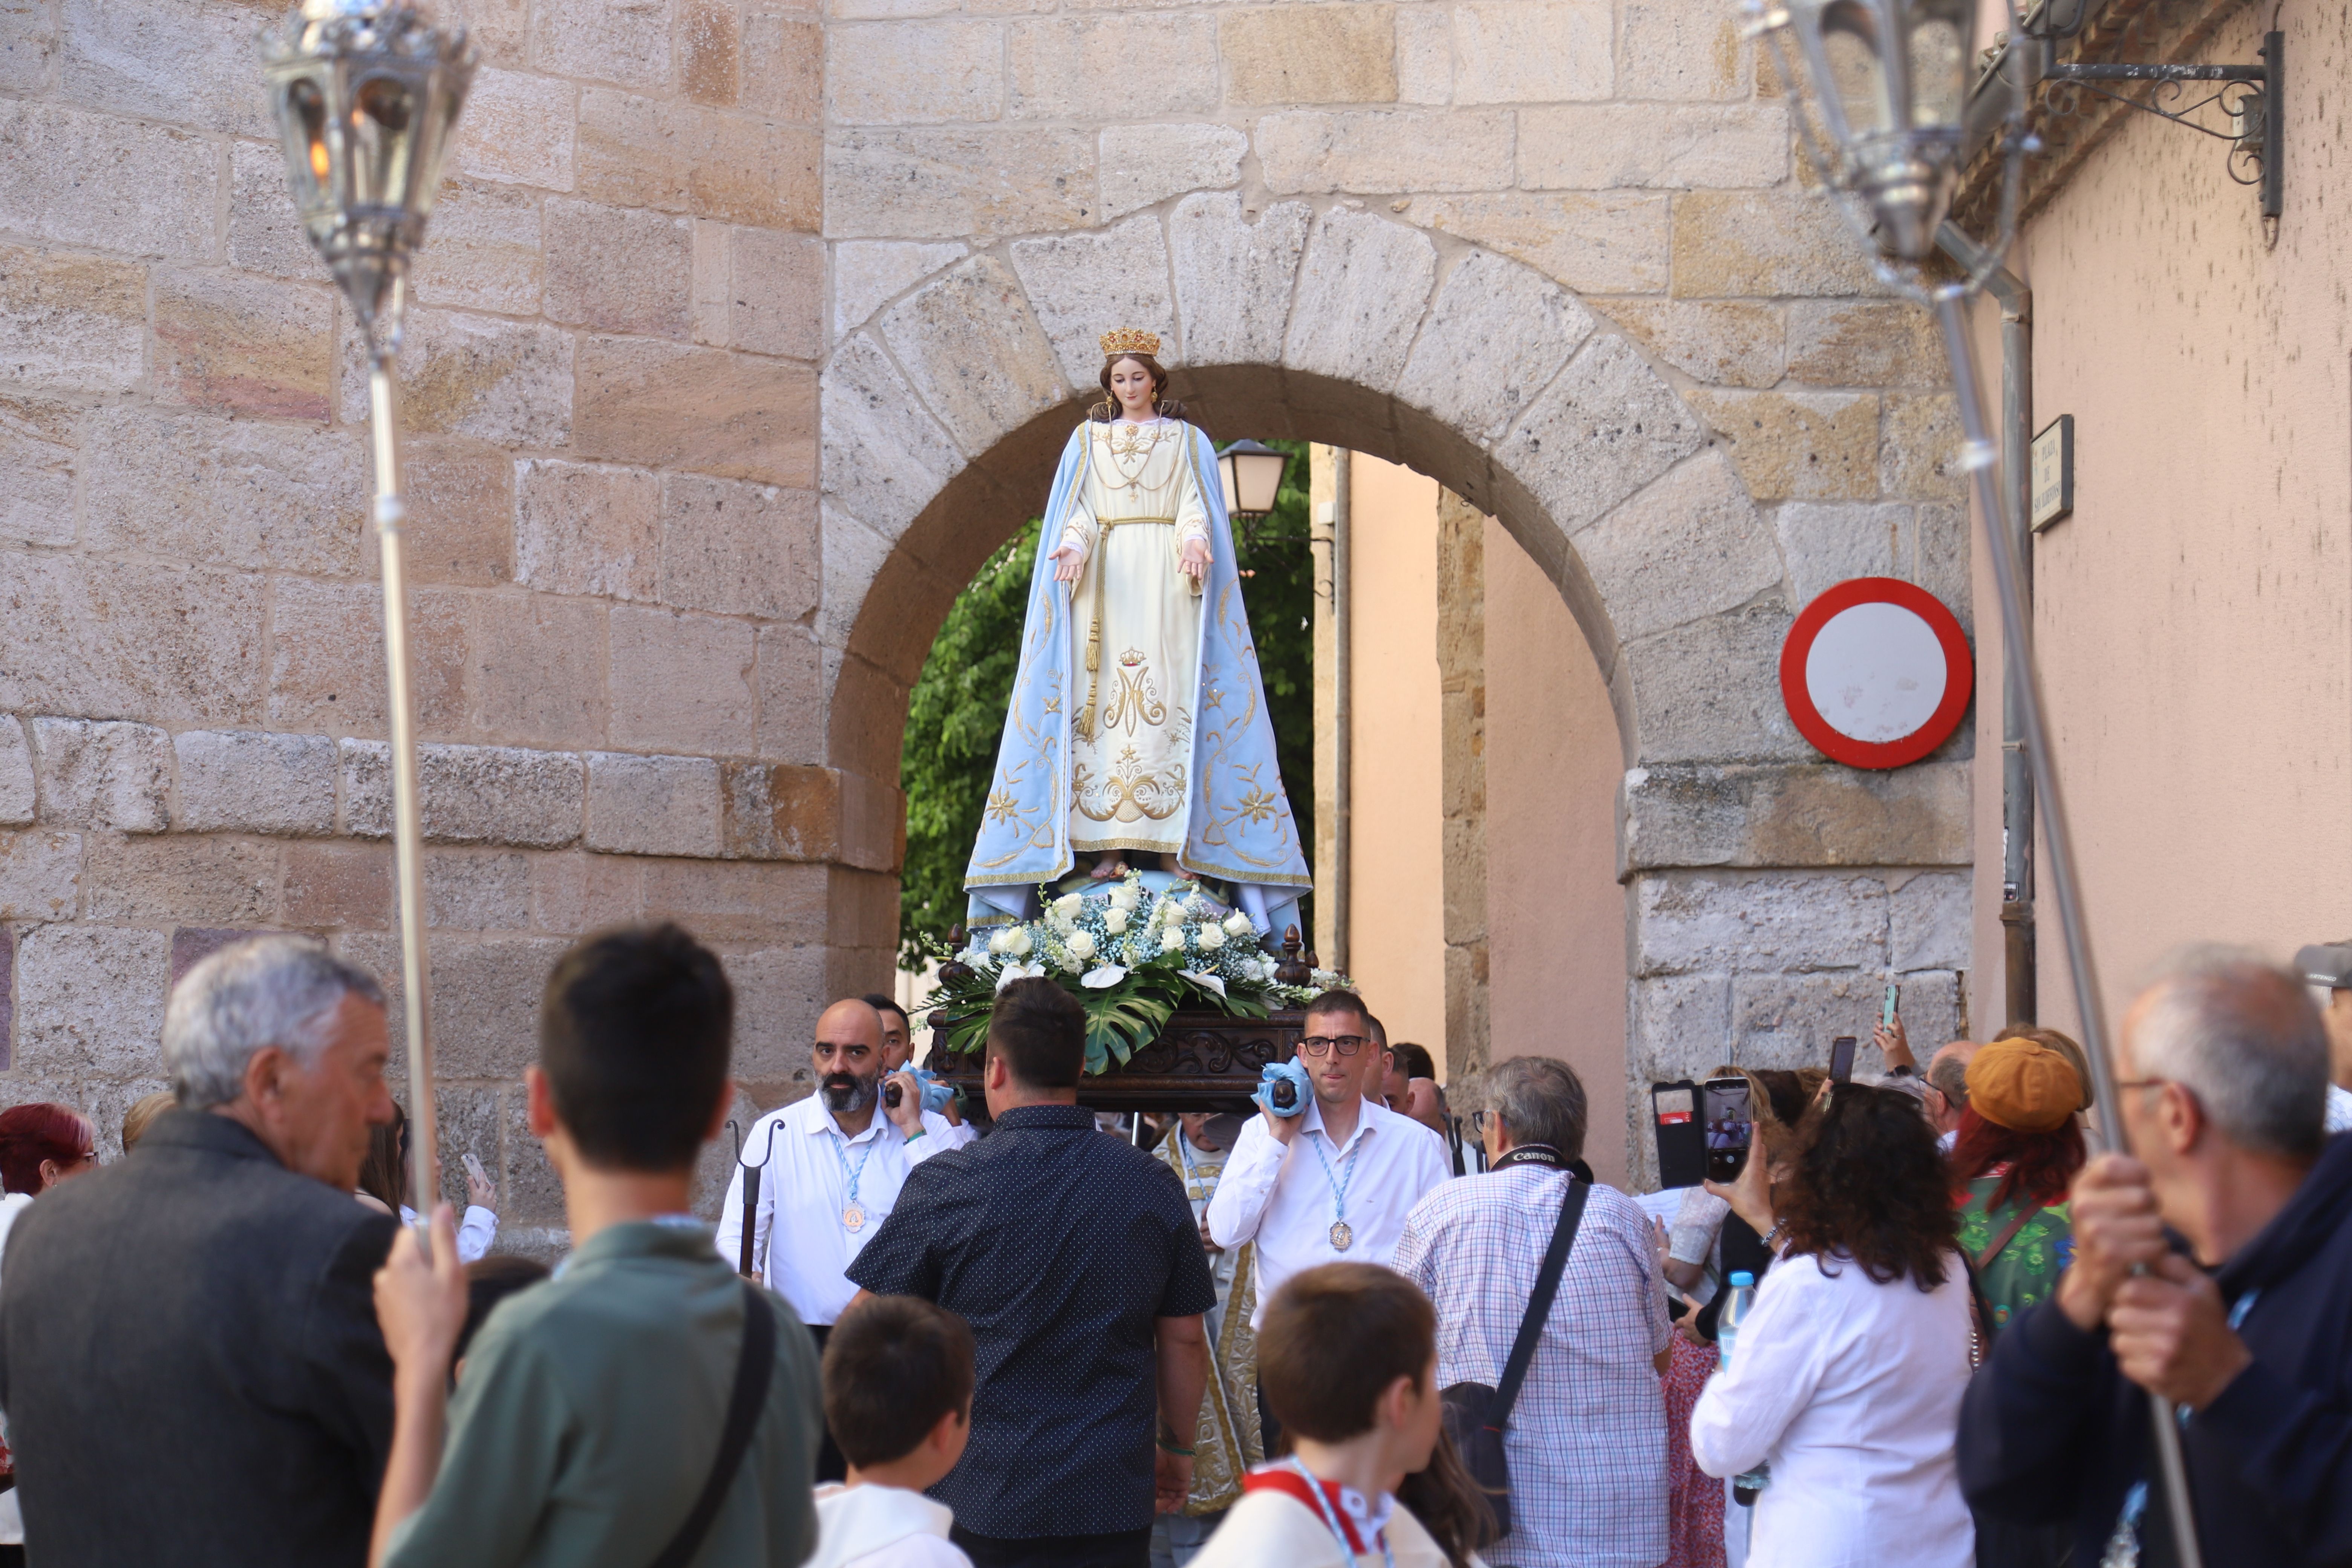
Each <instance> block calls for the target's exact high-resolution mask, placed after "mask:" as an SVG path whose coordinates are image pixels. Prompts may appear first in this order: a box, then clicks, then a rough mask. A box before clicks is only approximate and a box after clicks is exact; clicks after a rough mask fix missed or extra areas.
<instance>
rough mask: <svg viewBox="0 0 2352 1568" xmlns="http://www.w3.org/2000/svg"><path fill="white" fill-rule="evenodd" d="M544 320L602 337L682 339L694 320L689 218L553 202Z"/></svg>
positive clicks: (560, 200)
mask: <svg viewBox="0 0 2352 1568" xmlns="http://www.w3.org/2000/svg"><path fill="white" fill-rule="evenodd" d="M546 212H547V307H546V312H547V318H548V320H550V321H562V322H564V323H566V324H567V325H571V326H575V327H591V328H593V329H595V330H597V331H607V332H641V333H645V334H647V335H649V336H653V337H665V338H683V337H685V336H686V335H687V333H688V328H689V327H690V325H691V323H692V321H693V310H694V307H693V295H694V287H693V285H694V222H693V220H692V219H690V218H684V217H673V216H667V215H666V214H662V213H656V212H645V211H642V210H640V209H637V208H634V207H608V206H604V205H601V204H599V203H596V202H583V201H575V200H569V199H565V198H562V197H551V198H549V200H548V202H547V207H546Z"/></svg>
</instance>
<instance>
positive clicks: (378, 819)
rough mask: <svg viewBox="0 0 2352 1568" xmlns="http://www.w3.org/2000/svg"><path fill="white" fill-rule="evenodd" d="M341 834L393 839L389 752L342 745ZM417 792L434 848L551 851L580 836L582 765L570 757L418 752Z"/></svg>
mask: <svg viewBox="0 0 2352 1568" xmlns="http://www.w3.org/2000/svg"><path fill="white" fill-rule="evenodd" d="M341 753H342V765H343V823H342V826H343V831H344V832H345V833H347V834H349V835H351V836H352V837H354V838H389V837H392V749H391V748H390V747H389V746H387V745H385V744H384V743H383V742H381V741H345V742H342V745H341ZM416 773H417V789H418V793H419V796H420V800H421V811H422V816H423V817H424V823H425V837H427V838H429V839H432V840H433V841H434V842H436V843H439V844H516V845H521V846H523V847H532V848H541V849H552V848H555V847H559V846H561V845H565V844H569V843H571V842H572V840H574V839H576V838H578V837H580V813H581V804H582V799H583V796H582V789H583V783H584V777H585V774H584V770H583V764H582V763H581V761H580V759H579V758H578V757H577V756H574V755H573V754H572V753H571V752H533V751H526V750H524V749H522V748H521V747H519V746H420V747H418V748H417V753H416Z"/></svg>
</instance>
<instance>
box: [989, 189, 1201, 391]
mask: <svg viewBox="0 0 2352 1568" xmlns="http://www.w3.org/2000/svg"><path fill="white" fill-rule="evenodd" d="M1013 270H1014V271H1015V272H1017V273H1019V274H1020V276H1021V287H1022V289H1024V291H1025V292H1026V293H1027V295H1028V297H1029V300H1030V302H1031V306H1032V308H1033V309H1034V310H1035V311H1036V312H1037V320H1038V322H1039V324H1040V325H1042V326H1043V327H1044V328H1045V335H1046V337H1047V338H1048V339H1049V340H1051V341H1052V342H1053V345H1054V352H1055V353H1056V354H1058V355H1060V356H1061V362H1062V374H1064V375H1065V376H1066V377H1067V378H1068V380H1069V384H1071V385H1072V386H1075V387H1079V388H1082V389H1083V388H1085V387H1087V386H1088V385H1090V384H1097V377H1098V375H1099V374H1100V372H1101V369H1102V359H1103V356H1102V348H1101V346H1100V342H1099V340H1100V339H1101V337H1102V333H1103V323H1104V322H1106V321H1116V322H1118V324H1119V325H1120V326H1123V327H1140V328H1142V329H1143V330H1145V331H1151V332H1157V333H1158V334H1159V335H1160V339H1161V342H1162V346H1163V348H1164V350H1165V351H1166V353H1167V355H1168V357H1169V358H1170V359H1171V360H1179V361H1181V358H1182V353H1181V345H1180V344H1179V342H1178V341H1177V337H1176V302H1175V300H1173V299H1171V297H1170V294H1169V288H1168V245H1167V242H1166V240H1164V239H1163V238H1162V237H1161V236H1160V220H1159V219H1158V218H1155V217H1139V218H1130V219H1129V220H1128V221H1127V222H1125V223H1121V224H1114V225H1112V226H1110V227H1108V228H1103V229H1095V230H1091V231H1089V232H1087V233H1085V234H1069V235H1054V236H1050V237H1046V238H1043V239H1023V240H1016V241H1014V242H1013Z"/></svg>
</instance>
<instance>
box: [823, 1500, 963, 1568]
mask: <svg viewBox="0 0 2352 1568" xmlns="http://www.w3.org/2000/svg"><path fill="white" fill-rule="evenodd" d="M954 1524H955V1514H954V1513H953V1511H952V1510H950V1509H948V1508H947V1507H946V1506H945V1505H944V1504H941V1503H936V1502H933V1501H932V1500H930V1499H929V1498H927V1497H925V1496H924V1495H923V1494H922V1493H920V1492H910V1491H908V1490H907V1489H905V1488H903V1487H884V1486H876V1485H874V1484H872V1483H871V1482H868V1483H867V1484H866V1485H865V1486H857V1487H842V1486H824V1487H819V1488H818V1489H817V1490H816V1555H815V1556H814V1557H812V1558H810V1559H809V1560H808V1562H807V1563H805V1564H804V1565H803V1568H971V1558H969V1557H966V1556H965V1555H964V1554H963V1552H962V1549H961V1548H960V1547H958V1546H956V1545H955V1544H954V1543H953V1542H950V1541H949V1540H948V1531H949V1530H950V1528H952V1527H953V1526H954Z"/></svg>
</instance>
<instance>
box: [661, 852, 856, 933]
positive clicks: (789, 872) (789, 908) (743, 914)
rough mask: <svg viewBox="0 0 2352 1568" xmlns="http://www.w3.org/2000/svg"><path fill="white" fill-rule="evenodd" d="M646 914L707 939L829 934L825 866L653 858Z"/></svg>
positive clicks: (752, 861) (751, 861)
mask: <svg viewBox="0 0 2352 1568" xmlns="http://www.w3.org/2000/svg"><path fill="white" fill-rule="evenodd" d="M645 918H646V920H648V921H662V920H672V921H677V922H678V924H680V925H682V926H684V927H686V929H687V930H688V931H692V932H693V933H694V934H695V935H696V936H698V937H700V938H701V939H702V940H703V941H705V942H776V941H779V940H782V941H786V942H824V940H826V935H827V928H826V915H825V868H824V867H823V866H814V865H794V864H791V863H789V862H763V861H756V860H718V861H711V860H649V861H647V862H646V904H645Z"/></svg>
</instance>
